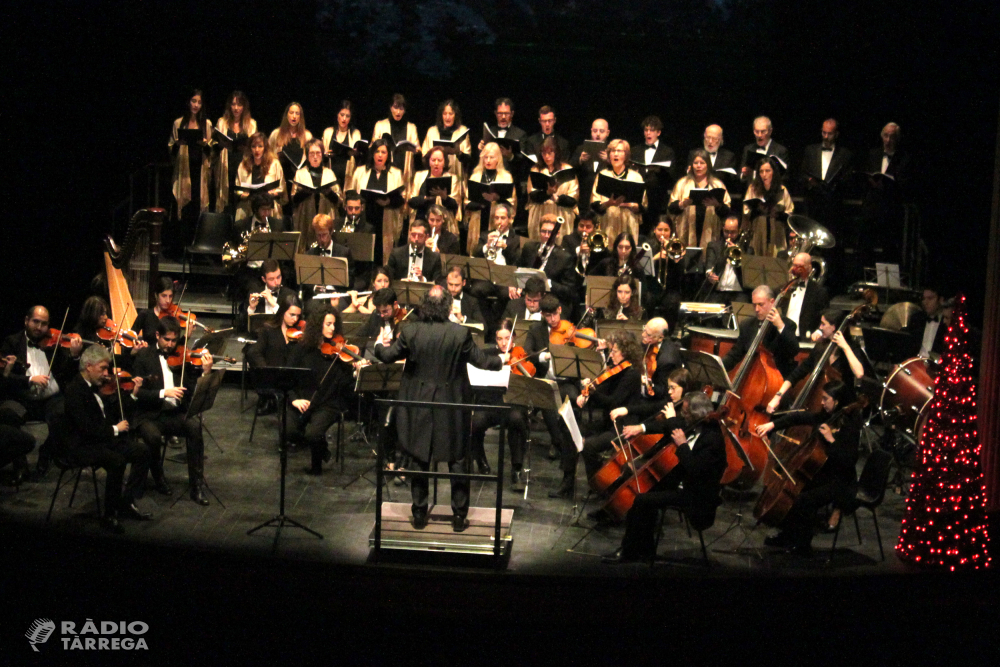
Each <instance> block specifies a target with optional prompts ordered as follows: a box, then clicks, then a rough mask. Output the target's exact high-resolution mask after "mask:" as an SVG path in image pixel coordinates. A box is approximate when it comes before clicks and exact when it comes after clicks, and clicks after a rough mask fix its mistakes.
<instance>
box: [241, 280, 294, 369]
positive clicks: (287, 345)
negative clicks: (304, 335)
mask: <svg viewBox="0 0 1000 667" xmlns="http://www.w3.org/2000/svg"><path fill="white" fill-rule="evenodd" d="M301 317H302V302H301V301H300V300H299V297H297V296H295V295H294V294H291V295H288V296H286V297H285V298H283V299H282V300H281V303H280V305H279V307H278V312H277V313H276V316H275V318H274V321H273V322H269V323H267V324H266V325H264V326H263V327H261V328H260V329H259V330H258V331H257V334H256V335H257V342H256V343H254V344H253V345H252V346H251V347H250V349H249V350H247V360H248V361H249V363H250V367H251V368H263V367H267V366H284V365H285V364H286V362H287V361H288V355H289V352H290V350H291V349H292V343H293V342H294V341H295V339H296V338H297V336H298V334H297V333H296V332H299V333H301V331H302V329H301V327H300V326H299V320H300V318H301Z"/></svg>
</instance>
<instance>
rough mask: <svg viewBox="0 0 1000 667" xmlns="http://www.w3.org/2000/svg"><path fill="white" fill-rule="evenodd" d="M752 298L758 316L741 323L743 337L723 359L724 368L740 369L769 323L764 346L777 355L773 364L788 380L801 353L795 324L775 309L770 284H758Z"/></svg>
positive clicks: (741, 336)
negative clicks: (765, 324) (740, 365)
mask: <svg viewBox="0 0 1000 667" xmlns="http://www.w3.org/2000/svg"><path fill="white" fill-rule="evenodd" d="M751 299H752V301H753V309H754V313H755V314H756V315H757V317H756V318H754V319H747V320H744V321H743V322H742V323H741V324H740V334H739V336H738V337H737V339H736V344H735V345H733V347H732V348H731V349H730V350H729V352H727V353H726V356H725V357H723V358H722V365H723V366H725V367H726V370H727V371H729V370H732V369H733V368H736V367H737V366H739V363H740V361H742V360H743V356H744V355H745V354H746V353H747V351H748V350H749V349H750V346H751V344H752V343H753V340H754V337H756V335H757V331H758V330H759V329H760V326H761V324H763V322H764V320H767V321H769V322H770V323H771V324H773V325H774V326H773V327H772V329H771V330H770V331H768V332H767V335H766V336H765V338H764V347H765V348H767V349H768V350H770V351H771V354H773V355H774V365H775V366H777V368H778V370H779V371H780V372H781V375H782V377H786V376H787V375H788V374H789V373H790V372H791V371H792V369H793V368H794V367H795V355H796V354H798V353H799V341H798V339H797V338H795V323H794V322H792V321H791V320H789V319H788V318H787V317H783V316H782V315H781V313H780V312H778V309H777V308H775V306H774V291H773V290H772V289H771V288H770V287H768V286H767V285H758V286H757V287H756V288H754V291H753V295H752V297H751Z"/></svg>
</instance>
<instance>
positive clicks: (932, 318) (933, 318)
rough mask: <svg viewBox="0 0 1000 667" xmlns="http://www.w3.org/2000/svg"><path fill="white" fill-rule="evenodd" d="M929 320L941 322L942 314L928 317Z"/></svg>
mask: <svg viewBox="0 0 1000 667" xmlns="http://www.w3.org/2000/svg"><path fill="white" fill-rule="evenodd" d="M927 321H928V322H940V321H941V316H940V315H935V316H934V317H928V318H927Z"/></svg>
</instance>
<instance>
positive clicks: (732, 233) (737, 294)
mask: <svg viewBox="0 0 1000 667" xmlns="http://www.w3.org/2000/svg"><path fill="white" fill-rule="evenodd" d="M739 236H740V219H739V216H736V215H731V216H729V217H728V218H726V222H725V223H724V224H723V226H722V238H720V239H716V240H715V241H712V242H711V243H709V244H708V247H707V248H706V249H705V255H704V265H703V267H702V268H703V271H704V272H705V280H706V281H707V282H708V283H709V284H711V285H712V286H713V287H712V289H711V290H709V292H708V296H707V297H706V299H705V300H706V301H709V302H711V303H724V304H726V305H729V304H731V303H732V302H734V301H737V302H740V303H746V301H747V294H746V292H745V291H744V290H743V269H742V268H741V267H737V266H733V265H732V264H730V263H729V261H728V258H729V248H732V247H734V246H735V245H736V244H737V241H738V240H739ZM743 252H744V253H746V254H748V255H752V254H753V248H751V247H750V246H749V245H747V246H746V247H745V248H744V249H743Z"/></svg>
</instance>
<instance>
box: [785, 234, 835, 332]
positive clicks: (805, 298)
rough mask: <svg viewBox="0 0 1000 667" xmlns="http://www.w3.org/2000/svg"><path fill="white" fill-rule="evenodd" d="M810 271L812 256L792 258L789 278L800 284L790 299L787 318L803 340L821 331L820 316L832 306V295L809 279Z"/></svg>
mask: <svg viewBox="0 0 1000 667" xmlns="http://www.w3.org/2000/svg"><path fill="white" fill-rule="evenodd" d="M810 271H812V256H811V255H810V254H809V253H807V252H800V253H799V254H797V255H795V257H792V265H791V266H790V267H789V269H788V277H789V278H798V283H797V284H796V285H795V289H793V290H792V292H791V294H790V295H789V297H788V308H786V309H785V317H787V318H788V319H789V320H791V321H792V322H794V323H795V327H796V329H795V332H796V335H798V337H799V339H801V340H810V339H811V337H812V333H813V332H814V331H816V330H817V329H819V318H820V316H821V315H822V314H823V311H824V310H826V309H827V308H828V307H829V306H830V295H829V294H827V291H826V288H825V287H823V286H822V285H820V284H819V283H818V282H816V281H815V280H813V279H811V278H809V277H808V276H809V272H810ZM800 276H807V277H806V278H801V277H800Z"/></svg>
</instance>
